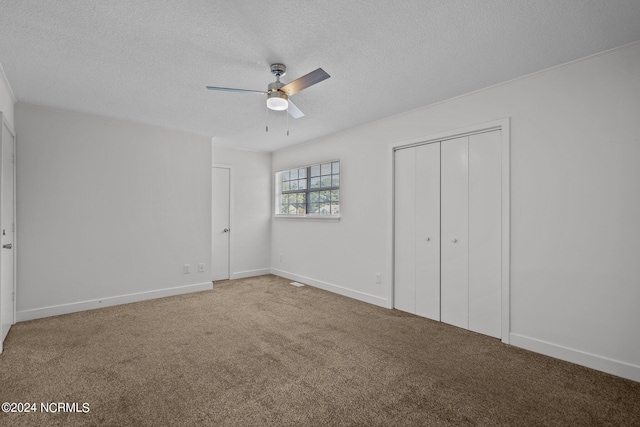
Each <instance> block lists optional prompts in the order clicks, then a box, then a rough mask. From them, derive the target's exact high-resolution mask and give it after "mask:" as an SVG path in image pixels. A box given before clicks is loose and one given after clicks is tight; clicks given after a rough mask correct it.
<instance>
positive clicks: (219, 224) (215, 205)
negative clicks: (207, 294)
mask: <svg viewBox="0 0 640 427" xmlns="http://www.w3.org/2000/svg"><path fill="white" fill-rule="evenodd" d="M211 175H212V186H211V187H212V191H213V194H212V197H211V200H212V207H211V212H212V228H211V229H212V247H211V254H212V257H213V260H212V262H211V271H212V273H213V280H214V281H216V280H227V279H229V259H230V258H229V244H230V241H231V239H230V235H231V221H230V218H231V215H230V207H231V169H229V168H223V167H214V168H213V170H212V174H211Z"/></svg>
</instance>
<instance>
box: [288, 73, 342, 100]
mask: <svg viewBox="0 0 640 427" xmlns="http://www.w3.org/2000/svg"><path fill="white" fill-rule="evenodd" d="M329 77H331V76H330V75H329V74H327V72H326V71H324V70H323V69H322V68H318V69H317V70H315V71H312V72H310V73H309V74H305V75H304V76H302V77H300V78H299V79H296V80H294V81H292V82H290V83H287V84H286V85H284V86H282V87H281V88H280V90H281V91H283V92H285V93H286V94H287V95H289V96H291V95H294V94H296V93H298V92H300V91H301V90H302V89H306V88H308V87H309V86H311V85H314V84H316V83H320V82H321V81H323V80H326V79H328V78H329Z"/></svg>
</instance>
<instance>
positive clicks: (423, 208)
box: [415, 142, 440, 320]
mask: <svg viewBox="0 0 640 427" xmlns="http://www.w3.org/2000/svg"><path fill="white" fill-rule="evenodd" d="M415 158H416V194H415V200H416V202H415V209H416V214H415V216H416V234H415V237H416V241H415V251H416V265H415V271H416V311H415V314H417V315H419V316H424V317H428V318H429V319H433V320H440V143H439V142H435V143H431V144H425V145H421V146H419V147H416V155H415Z"/></svg>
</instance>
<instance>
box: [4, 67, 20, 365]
mask: <svg viewBox="0 0 640 427" xmlns="http://www.w3.org/2000/svg"><path fill="white" fill-rule="evenodd" d="M0 71H2V68H1V67H0ZM0 126H1V127H6V128H7V131H9V134H11V137H12V139H13V225H12V227H13V231H12V232H13V280H12V282H13V283H11V287H12V297H13V301H12V305H11V309H12V310H13V317H12V322H11V325H15V324H16V318H17V317H16V313H17V301H18V290H17V283H18V281H17V277H18V261H17V259H18V251H17V248H18V226H17V215H16V214H17V203H16V201H17V199H16V187H17V186H16V177H17V174H16V168H17V164H18V162H17V158H18V156H17V153H16V147H17V146H16V133H15V131H14V130H13V126H11V123H9V120H8V119H7V116H6V114H4V113H3V112H2V111H0ZM1 131H2V129H1V128H0V132H1ZM3 142H4V141H2V135H0V144H2V143H3ZM1 149H2V147H1V146H0V150H1ZM1 189H2V162H0V191H1ZM3 344H4V343H3V342H2V341H0V353H2V350H3V347H4V345H3Z"/></svg>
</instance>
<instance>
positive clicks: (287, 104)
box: [287, 104, 289, 136]
mask: <svg viewBox="0 0 640 427" xmlns="http://www.w3.org/2000/svg"><path fill="white" fill-rule="evenodd" d="M287 136H289V104H287Z"/></svg>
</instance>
